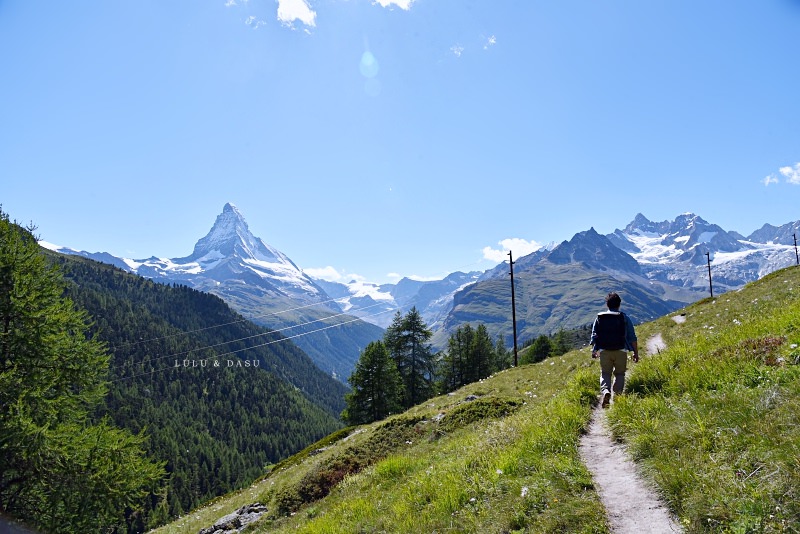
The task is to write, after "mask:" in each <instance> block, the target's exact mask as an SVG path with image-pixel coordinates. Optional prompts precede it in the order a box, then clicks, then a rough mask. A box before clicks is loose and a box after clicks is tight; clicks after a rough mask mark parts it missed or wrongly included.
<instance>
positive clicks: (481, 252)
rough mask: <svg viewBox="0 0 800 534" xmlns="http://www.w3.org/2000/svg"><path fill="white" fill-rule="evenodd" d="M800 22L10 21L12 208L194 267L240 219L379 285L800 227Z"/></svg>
mask: <svg viewBox="0 0 800 534" xmlns="http://www.w3.org/2000/svg"><path fill="white" fill-rule="evenodd" d="M799 28H800V1H798V0H761V1H758V2H754V1H752V0H704V1H702V2H698V1H696V0H670V1H666V0H648V1H642V0H602V1H599V0H572V1H570V0H559V1H533V0H524V1H523V0H520V1H512V0H508V1H504V0H474V1H473V0H395V1H391V0H378V1H376V2H372V1H370V0H278V1H275V0H248V1H245V0H235V1H233V0H191V1H189V0H170V1H164V0H137V1H130V0H129V1H113V2H92V1H87V0H77V1H74V2H53V1H39V0H0V50H2V51H3V53H2V54H0V204H2V208H3V210H4V211H5V212H7V213H9V214H10V215H11V217H12V218H13V219H16V220H18V221H20V222H28V221H33V222H34V223H35V224H36V225H37V226H38V233H39V235H40V237H41V238H42V239H44V240H46V241H49V242H52V243H56V244H59V245H63V246H69V247H72V248H77V249H82V250H88V251H92V252H95V251H107V252H111V253H113V254H115V255H120V256H126V257H133V258H144V257H148V256H151V255H155V256H160V257H180V256H186V255H188V254H190V253H191V251H192V248H193V246H194V243H195V242H196V241H197V240H198V239H199V238H201V237H202V236H204V235H205V234H206V232H207V231H208V230H209V229H210V227H211V225H212V224H213V222H214V219H215V217H216V216H217V215H218V214H219V213H220V212H221V211H222V207H223V205H224V204H225V203H226V202H232V203H233V204H235V205H236V206H237V207H238V208H239V210H240V211H241V212H242V213H243V214H244V216H245V218H246V219H247V221H248V223H249V225H250V229H251V230H252V231H253V233H254V234H255V235H257V236H259V237H262V238H263V239H264V240H265V241H266V242H267V243H269V244H270V245H272V246H274V247H276V248H278V249H279V250H281V251H283V252H284V253H286V254H287V255H288V256H289V257H290V258H292V259H293V260H294V261H295V263H297V264H298V266H300V267H301V268H303V269H305V270H307V271H310V272H314V273H322V272H328V273H329V275H331V276H332V277H334V278H335V277H336V276H339V277H341V279H340V280H341V281H345V279H346V278H351V277H352V276H353V275H358V276H361V277H365V278H366V279H367V280H370V281H376V282H385V281H394V280H396V279H397V276H398V275H400V276H417V277H424V278H435V277H439V278H441V277H442V276H444V275H446V274H447V273H449V272H452V271H456V270H462V271H467V270H483V269H487V268H489V267H491V266H493V265H494V264H495V263H497V261H498V260H497V259H498V258H503V257H505V252H506V251H505V250H504V248H503V244H502V243H510V242H511V241H509V240H516V243H517V245H516V247H515V249H514V254H515V256H516V257H519V256H520V255H522V254H524V253H526V252H527V251H528V250H527V249H526V246H527V247H530V246H531V243H534V244H535V243H541V244H543V243H547V242H550V241H562V240H564V239H569V238H571V237H572V235H573V234H575V233H576V232H579V231H583V230H586V229H588V228H589V227H592V226H593V227H594V228H595V229H596V230H597V231H599V232H601V233H609V232H612V231H613V230H614V229H616V228H622V227H624V226H625V225H626V224H627V223H628V222H630V221H631V220H632V219H633V218H634V216H635V215H636V214H637V213H639V212H641V213H643V214H644V215H645V216H647V217H648V218H649V219H651V220H656V221H661V220H666V219H670V220H671V219H673V218H675V216H677V215H678V214H681V213H685V212H694V213H697V214H698V215H700V216H702V217H703V218H705V219H706V220H708V221H710V222H712V223H716V224H719V225H720V226H722V227H723V228H725V229H726V230H736V231H738V232H740V233H743V234H745V235H747V234H749V233H751V232H752V231H754V230H756V229H757V228H759V227H760V226H761V225H762V224H764V223H770V224H774V225H779V224H784V223H787V222H790V221H795V220H798V219H800V96H799V95H800V68H798V67H799V66H800V39H797V35H798V29H799Z"/></svg>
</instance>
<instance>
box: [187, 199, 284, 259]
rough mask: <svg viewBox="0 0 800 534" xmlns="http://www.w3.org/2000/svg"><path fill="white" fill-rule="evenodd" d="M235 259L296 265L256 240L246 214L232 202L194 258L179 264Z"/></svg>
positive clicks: (198, 246)
mask: <svg viewBox="0 0 800 534" xmlns="http://www.w3.org/2000/svg"><path fill="white" fill-rule="evenodd" d="M231 257H238V258H240V259H243V260H258V261H267V262H277V263H288V264H292V263H291V260H289V258H287V257H285V256H284V255H283V254H282V253H281V252H279V251H277V250H275V249H273V248H272V247H270V246H269V245H267V244H265V243H264V242H263V241H262V240H261V239H260V238H258V237H256V236H254V235H253V234H252V233H251V232H250V228H249V227H248V226H247V221H245V219H244V216H243V215H242V213H241V212H240V211H239V210H238V208H237V207H236V206H235V205H234V204H232V203H230V202H228V203H226V204H225V206H223V208H222V213H220V214H219V215H217V219H216V220H215V221H214V225H213V226H212V227H211V230H209V232H208V234H206V236H205V237H203V238H202V239H200V240H199V241H198V242H197V243H196V244H195V246H194V252H192V255H191V256H188V257H187V258H179V259H176V260H175V261H176V262H180V263H185V262H194V261H197V262H200V263H203V262H204V261H214V260H218V259H220V258H231ZM292 265H293V264H292Z"/></svg>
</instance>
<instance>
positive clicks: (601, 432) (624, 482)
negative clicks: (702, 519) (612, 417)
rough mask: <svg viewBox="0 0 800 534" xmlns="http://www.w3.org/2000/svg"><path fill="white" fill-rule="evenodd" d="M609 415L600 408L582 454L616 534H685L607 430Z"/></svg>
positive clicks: (585, 440) (582, 445)
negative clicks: (607, 417)
mask: <svg viewBox="0 0 800 534" xmlns="http://www.w3.org/2000/svg"><path fill="white" fill-rule="evenodd" d="M605 420H606V412H605V410H603V409H602V408H597V409H595V411H594V414H593V415H592V423H591V425H590V426H589V432H588V434H586V435H585V436H583V438H582V439H581V443H580V454H581V458H582V459H583V462H584V463H585V464H586V466H587V467H588V468H589V471H591V473H592V477H593V478H594V483H595V486H596V487H597V490H598V493H599V494H600V500H601V501H602V503H603V506H605V509H606V514H607V515H608V522H609V525H610V526H611V532H612V533H614V534H642V533H648V532H649V533H652V534H662V533H664V534H666V533H670V532H682V529H681V528H680V526H679V525H678V523H677V522H676V521H675V520H674V519H673V518H672V516H671V514H670V512H669V509H668V508H667V506H666V505H665V504H664V502H663V501H662V500H661V499H660V498H659V497H658V495H657V494H656V493H655V491H653V489H652V487H651V486H650V485H649V484H648V483H647V482H646V481H645V480H644V479H643V478H642V476H641V475H640V474H639V471H638V468H637V467H636V464H635V463H634V462H633V460H631V459H630V457H629V455H628V453H627V451H626V450H625V447H624V445H622V444H620V443H617V442H615V441H614V440H613V439H612V437H611V433H610V432H609V431H608V430H607V429H606V426H605Z"/></svg>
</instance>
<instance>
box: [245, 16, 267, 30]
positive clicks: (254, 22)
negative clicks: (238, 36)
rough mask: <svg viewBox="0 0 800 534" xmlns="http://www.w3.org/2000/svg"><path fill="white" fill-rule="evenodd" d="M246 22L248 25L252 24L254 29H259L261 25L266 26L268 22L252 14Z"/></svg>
mask: <svg viewBox="0 0 800 534" xmlns="http://www.w3.org/2000/svg"><path fill="white" fill-rule="evenodd" d="M244 23H245V24H247V25H248V26H252V27H253V29H254V30H257V29H259V28H260V27H261V26H264V25H265V24H266V22H264V21H263V20H258V19H256V18H255V17H254V16H252V15H250V16H249V17H247V18H246V19H245V21H244Z"/></svg>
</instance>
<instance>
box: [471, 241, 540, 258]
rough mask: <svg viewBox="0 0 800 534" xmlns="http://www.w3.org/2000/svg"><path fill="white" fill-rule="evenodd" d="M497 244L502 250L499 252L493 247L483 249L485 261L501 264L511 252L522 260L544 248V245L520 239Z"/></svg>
mask: <svg viewBox="0 0 800 534" xmlns="http://www.w3.org/2000/svg"><path fill="white" fill-rule="evenodd" d="M497 244H498V245H500V246H501V247H502V248H500V249H499V250H498V249H494V248H492V247H484V248H483V258H484V259H487V260H491V261H493V262H495V263H501V262H503V261H505V260H507V259H508V253H509V251H511V253H512V254H513V255H514V257H515V258H521V257H522V256H527V255H528V254H530V253H531V252H535V251H537V250H539V249H540V248H542V245H540V244H539V243H537V242H536V241H527V240H525V239H520V238H519V237H511V238H508V239H503V240H502V241H499V242H498V243H497Z"/></svg>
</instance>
